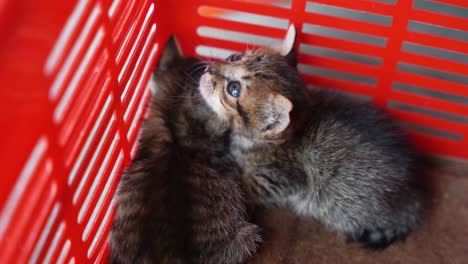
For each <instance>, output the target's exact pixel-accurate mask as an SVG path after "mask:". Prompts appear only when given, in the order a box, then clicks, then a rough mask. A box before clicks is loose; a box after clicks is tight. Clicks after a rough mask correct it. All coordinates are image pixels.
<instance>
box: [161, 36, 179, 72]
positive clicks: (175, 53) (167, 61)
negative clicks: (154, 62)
mask: <svg viewBox="0 0 468 264" xmlns="http://www.w3.org/2000/svg"><path fill="white" fill-rule="evenodd" d="M180 58H182V52H181V51H180V49H179V45H178V44H177V39H176V37H175V36H174V35H172V36H170V37H169V39H168V41H167V42H166V45H165V46H164V50H163V51H162V53H161V57H160V58H159V61H158V67H157V71H163V70H166V69H167V68H168V67H170V65H171V64H173V63H174V62H176V61H177V60H179V59H180Z"/></svg>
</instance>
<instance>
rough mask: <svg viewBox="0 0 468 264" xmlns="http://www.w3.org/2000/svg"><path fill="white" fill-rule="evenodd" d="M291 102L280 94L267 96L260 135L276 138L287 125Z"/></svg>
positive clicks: (291, 106) (291, 107)
mask: <svg viewBox="0 0 468 264" xmlns="http://www.w3.org/2000/svg"><path fill="white" fill-rule="evenodd" d="M292 109H293V104H292V103H291V101H289V100H288V99H287V98H286V97H284V96H282V95H280V94H272V95H270V96H269V98H268V102H267V104H266V109H265V112H264V117H265V121H264V122H263V124H262V125H263V128H262V130H261V134H262V137H264V138H276V137H277V136H278V135H279V134H281V132H283V131H284V130H285V129H286V128H287V127H288V126H289V122H290V120H289V113H290V112H291V110H292Z"/></svg>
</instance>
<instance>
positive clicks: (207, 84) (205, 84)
mask: <svg viewBox="0 0 468 264" xmlns="http://www.w3.org/2000/svg"><path fill="white" fill-rule="evenodd" d="M198 89H200V93H201V94H202V95H203V97H205V98H206V97H207V96H210V95H212V94H213V92H214V87H213V84H212V83H211V74H210V73H209V72H205V73H204V74H203V75H202V76H201V77H200V83H199V85H198Z"/></svg>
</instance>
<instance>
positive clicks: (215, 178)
mask: <svg viewBox="0 0 468 264" xmlns="http://www.w3.org/2000/svg"><path fill="white" fill-rule="evenodd" d="M186 184H187V185H188V186H189V189H190V193H189V196H190V199H191V204H190V207H191V208H190V211H189V217H190V219H191V220H192V222H193V227H192V234H191V244H190V247H191V249H192V251H193V252H192V253H191V254H192V255H193V256H194V258H195V259H196V263H198V264H218V263H225V264H239V263H244V262H245V261H247V260H248V259H250V258H251V257H253V255H254V254H255V252H256V250H257V245H258V244H259V243H260V242H261V237H260V230H259V228H258V227H257V226H256V225H254V224H251V223H249V222H248V221H247V214H246V208H245V205H244V196H243V192H242V190H241V188H240V186H239V183H238V182H236V181H235V180H234V179H232V178H230V177H225V176H222V175H219V174H218V172H217V171H215V170H213V169H211V168H210V167H208V166H204V165H201V164H194V165H192V166H191V168H190V175H189V177H187V178H186Z"/></svg>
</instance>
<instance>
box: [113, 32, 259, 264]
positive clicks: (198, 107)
mask: <svg viewBox="0 0 468 264" xmlns="http://www.w3.org/2000/svg"><path fill="white" fill-rule="evenodd" d="M200 66H203V64H201V63H200V61H199V60H197V59H194V58H181V56H180V54H178V53H177V48H176V44H175V40H174V39H171V40H170V41H169V42H168V44H167V45H166V47H165V50H164V52H163V55H162V57H161V59H160V64H159V66H158V71H157V72H156V73H155V83H156V84H157V86H158V91H157V93H156V94H155V96H154V98H153V102H152V104H151V108H150V115H149V117H148V119H147V120H145V122H144V124H143V128H142V134H141V143H140V147H139V150H138V153H137V155H136V157H135V159H134V160H133V163H132V164H131V166H130V167H129V168H128V169H127V171H126V172H125V173H124V175H123V176H122V179H121V182H120V185H119V190H118V193H117V195H116V197H115V201H116V204H117V210H116V216H115V220H114V222H113V226H112V230H111V234H110V244H111V254H110V259H111V262H112V263H157V264H160V263H171V264H172V263H200V264H211V263H213V264H215V263H216V264H218V263H233V264H234V263H236V264H237V263H243V262H245V261H246V260H248V259H249V258H250V257H251V256H253V254H254V253H255V251H256V247H257V244H258V243H259V242H260V236H259V230H258V228H257V226H255V225H253V224H250V223H248V222H247V216H246V209H245V206H244V203H243V192H242V189H241V188H240V185H239V182H238V181H237V180H236V179H235V178H234V176H235V175H236V174H239V173H240V171H239V170H238V169H237V170H236V168H237V166H236V164H235V162H234V160H232V159H231V158H230V156H229V155H227V154H228V152H227V151H226V146H227V145H226V142H228V140H229V130H228V129H227V126H226V124H225V122H223V121H221V120H220V119H219V118H216V116H215V118H213V115H214V113H213V112H212V111H211V110H210V108H209V107H207V105H206V104H205V103H204V101H203V100H202V99H201V98H200V95H199V93H198V89H197V83H198V80H199V78H200V75H201V71H200V69H202V67H200Z"/></svg>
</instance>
